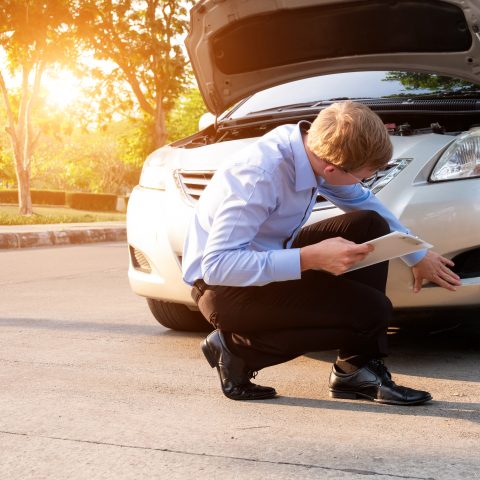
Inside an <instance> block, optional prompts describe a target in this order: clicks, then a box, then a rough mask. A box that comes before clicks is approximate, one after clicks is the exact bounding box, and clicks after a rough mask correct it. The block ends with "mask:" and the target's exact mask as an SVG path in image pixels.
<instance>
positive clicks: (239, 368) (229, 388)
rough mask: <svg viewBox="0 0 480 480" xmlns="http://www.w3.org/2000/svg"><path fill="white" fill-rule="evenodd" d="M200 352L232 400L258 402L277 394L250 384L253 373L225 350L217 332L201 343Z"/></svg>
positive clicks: (224, 345)
mask: <svg viewBox="0 0 480 480" xmlns="http://www.w3.org/2000/svg"><path fill="white" fill-rule="evenodd" d="M202 351H203V354H204V355H205V357H206V359H207V360H208V363H209V364H210V366H211V367H212V368H215V367H216V368H217V371H218V376H219V377H220V383H221V385H222V391H223V393H224V394H225V396H226V397H228V398H231V399H232V400H259V399H265V398H272V397H274V396H275V395H276V394H277V392H276V391H275V389H274V388H271V387H262V386H261V385H255V384H254V383H252V382H250V379H251V378H252V377H253V376H254V372H252V371H249V370H248V368H247V366H246V365H245V362H244V361H243V360H242V359H241V358H240V357H237V356H235V355H233V354H232V352H230V350H229V349H228V348H227V345H226V343H225V338H224V337H223V334H222V332H220V331H219V330H215V331H213V332H212V333H211V334H210V335H208V337H207V338H206V339H205V340H204V341H203V342H202Z"/></svg>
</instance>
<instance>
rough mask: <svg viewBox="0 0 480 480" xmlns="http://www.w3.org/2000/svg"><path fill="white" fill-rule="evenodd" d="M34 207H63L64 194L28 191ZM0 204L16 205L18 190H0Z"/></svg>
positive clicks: (52, 191) (55, 191) (51, 191)
mask: <svg viewBox="0 0 480 480" xmlns="http://www.w3.org/2000/svg"><path fill="white" fill-rule="evenodd" d="M30 193H31V194H32V204H34V205H65V192H60V191H58V190H34V189H32V190H30ZM0 203H13V204H18V190H0Z"/></svg>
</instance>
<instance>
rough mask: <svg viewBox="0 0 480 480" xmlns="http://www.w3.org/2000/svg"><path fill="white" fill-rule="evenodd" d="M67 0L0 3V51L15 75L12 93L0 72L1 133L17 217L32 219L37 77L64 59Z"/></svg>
mask: <svg viewBox="0 0 480 480" xmlns="http://www.w3.org/2000/svg"><path fill="white" fill-rule="evenodd" d="M71 24H72V22H71V10H70V0H42V1H41V2H39V1H36V0H2V2H1V3H0V48H1V49H2V50H3V52H4V54H5V56H6V61H7V63H8V67H9V70H10V72H9V73H10V75H12V76H15V75H19V76H20V79H21V87H20V91H19V94H18V97H17V99H18V100H17V102H16V101H15V100H16V98H15V94H14V92H12V90H11V89H10V90H9V89H8V87H7V76H6V73H5V74H4V73H3V72H2V71H1V70H0V89H1V92H2V96H3V100H4V103H5V109H6V113H7V127H6V131H7V133H8V134H9V136H10V140H11V143H12V149H13V154H14V160H15V169H16V176H17V184H18V200H19V206H20V213H21V214H23V215H31V213H32V201H31V196H30V168H31V159H32V152H33V150H34V148H35V146H36V144H37V141H38V137H39V134H38V132H37V131H35V129H34V126H33V125H32V112H33V110H34V108H35V104H36V102H37V99H38V95H39V91H40V85H41V82H42V75H43V73H44V72H45V70H46V68H48V66H49V65H52V64H54V63H56V62H58V61H61V60H65V59H66V58H68V56H69V53H70V52H71V51H72V48H73V40H72V38H71V36H70V31H71V28H70V26H71Z"/></svg>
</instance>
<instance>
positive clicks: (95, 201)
mask: <svg viewBox="0 0 480 480" xmlns="http://www.w3.org/2000/svg"><path fill="white" fill-rule="evenodd" d="M65 203H66V205H67V206H68V207H70V208H76V209H78V210H92V211H96V212H114V211H115V209H116V207H117V196H116V195H109V194H106V193H70V192H67V193H66V194H65Z"/></svg>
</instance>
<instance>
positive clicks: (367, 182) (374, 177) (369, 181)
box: [323, 159, 379, 188]
mask: <svg viewBox="0 0 480 480" xmlns="http://www.w3.org/2000/svg"><path fill="white" fill-rule="evenodd" d="M323 161H324V162H325V163H328V164H329V165H331V166H332V167H335V168H337V169H338V170H340V171H342V172H343V173H346V174H347V175H350V176H351V177H353V178H354V179H355V180H356V181H357V183H360V184H361V185H362V186H363V187H365V188H370V187H371V186H373V184H374V183H375V182H376V181H377V180H378V175H379V170H376V171H375V173H374V174H373V175H371V176H370V177H367V178H358V177H357V176H356V175H354V174H353V173H351V172H349V171H348V170H345V168H343V167H341V166H340V165H335V164H334V163H331V162H329V161H328V160H325V159H323Z"/></svg>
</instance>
